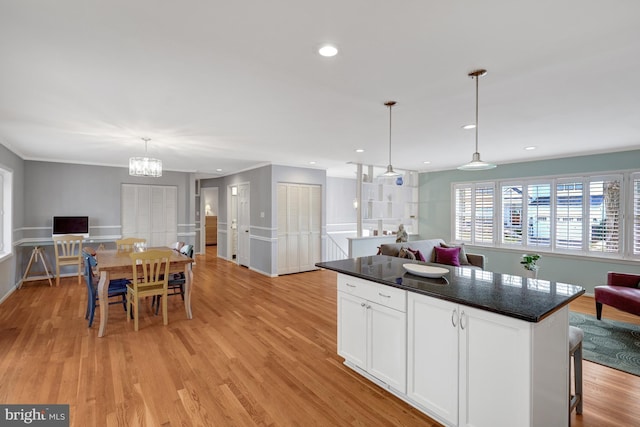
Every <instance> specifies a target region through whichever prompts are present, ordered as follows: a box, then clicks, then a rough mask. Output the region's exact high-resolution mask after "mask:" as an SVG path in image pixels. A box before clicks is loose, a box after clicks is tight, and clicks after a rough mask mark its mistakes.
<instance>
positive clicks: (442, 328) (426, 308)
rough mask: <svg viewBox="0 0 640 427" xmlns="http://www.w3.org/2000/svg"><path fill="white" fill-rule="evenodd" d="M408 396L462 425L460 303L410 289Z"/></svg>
mask: <svg viewBox="0 0 640 427" xmlns="http://www.w3.org/2000/svg"><path fill="white" fill-rule="evenodd" d="M407 302H408V307H407V324H408V325H407V327H408V345H407V348H408V350H407V351H408V354H407V382H408V383H407V396H409V398H411V399H412V400H414V401H415V402H416V403H418V404H420V405H421V406H423V407H424V408H425V409H427V410H428V411H429V412H431V413H433V414H435V415H436V416H438V417H440V418H441V420H442V421H446V422H447V424H451V425H457V424H458V315H459V311H458V305H457V304H453V303H451V302H448V301H444V300H440V299H436V298H431V297H427V296H425V295H420V294H416V293H413V292H409V295H408V297H407Z"/></svg>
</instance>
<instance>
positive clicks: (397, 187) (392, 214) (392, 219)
mask: <svg viewBox="0 0 640 427" xmlns="http://www.w3.org/2000/svg"><path fill="white" fill-rule="evenodd" d="M368 171H369V173H368V174H363V175H362V182H361V185H362V191H361V193H360V194H361V199H362V200H361V201H360V202H359V206H360V215H361V220H362V230H363V235H365V236H366V235H369V236H383V235H391V234H393V233H394V232H395V231H397V230H398V226H399V225H400V224H404V227H405V230H407V233H409V234H417V233H418V173H417V172H414V171H403V172H401V173H403V175H402V176H401V178H402V180H401V181H400V180H398V178H396V177H390V178H385V177H375V176H377V175H375V174H374V169H373V168H372V167H369V168H368Z"/></svg>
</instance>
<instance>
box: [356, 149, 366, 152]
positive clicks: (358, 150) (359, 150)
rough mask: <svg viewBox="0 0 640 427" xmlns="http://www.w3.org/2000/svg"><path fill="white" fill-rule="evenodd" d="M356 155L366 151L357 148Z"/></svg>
mask: <svg viewBox="0 0 640 427" xmlns="http://www.w3.org/2000/svg"><path fill="white" fill-rule="evenodd" d="M356 153H364V150H363V149H362V148H357V149H356Z"/></svg>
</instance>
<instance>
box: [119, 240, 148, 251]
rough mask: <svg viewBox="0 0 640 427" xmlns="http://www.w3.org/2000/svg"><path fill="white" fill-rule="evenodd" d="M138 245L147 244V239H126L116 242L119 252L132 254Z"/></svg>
mask: <svg viewBox="0 0 640 427" xmlns="http://www.w3.org/2000/svg"><path fill="white" fill-rule="evenodd" d="M138 243H143V244H144V243H147V239H142V238H137V237H127V238H125V239H120V240H116V248H117V249H118V250H119V251H128V252H131V251H133V250H134V249H135V245H136V244H138Z"/></svg>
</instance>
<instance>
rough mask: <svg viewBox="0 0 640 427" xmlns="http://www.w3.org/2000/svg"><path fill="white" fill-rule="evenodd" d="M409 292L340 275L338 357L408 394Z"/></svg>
mask: <svg viewBox="0 0 640 427" xmlns="http://www.w3.org/2000/svg"><path fill="white" fill-rule="evenodd" d="M406 296H407V292H406V291H404V290H401V289H397V288H393V287H390V286H385V285H381V284H377V283H374V282H369V281H365V280H361V279H358V278H355V277H351V276H346V275H342V274H339V275H338V354H339V355H340V356H342V357H344V358H345V363H346V364H347V365H351V366H353V367H357V368H360V369H361V370H363V371H365V372H366V373H368V374H370V375H371V376H373V377H375V378H376V379H378V380H379V381H381V382H383V383H385V384H387V385H388V386H390V387H392V388H393V389H395V390H397V391H399V392H401V393H405V392H406V378H407V377H406V354H407V353H406V349H407V338H406V337H407V334H406V331H407V320H406Z"/></svg>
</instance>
